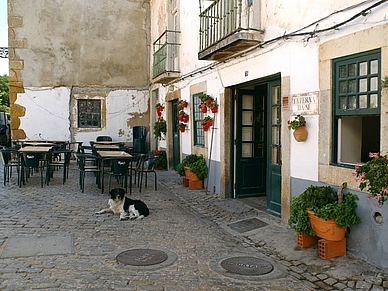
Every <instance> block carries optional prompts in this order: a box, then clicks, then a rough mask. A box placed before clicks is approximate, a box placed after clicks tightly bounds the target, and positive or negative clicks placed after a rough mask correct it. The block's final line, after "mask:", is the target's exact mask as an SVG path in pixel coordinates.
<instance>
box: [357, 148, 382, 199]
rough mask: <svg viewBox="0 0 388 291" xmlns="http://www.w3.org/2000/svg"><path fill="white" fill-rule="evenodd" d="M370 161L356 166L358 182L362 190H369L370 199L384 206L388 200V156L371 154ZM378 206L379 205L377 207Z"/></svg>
mask: <svg viewBox="0 0 388 291" xmlns="http://www.w3.org/2000/svg"><path fill="white" fill-rule="evenodd" d="M369 157H370V158H371V160H370V161H368V162H366V163H365V164H363V165H362V166H359V165H357V166H356V173H355V176H356V181H357V182H359V183H360V184H359V188H360V189H361V190H364V189H365V190H367V191H368V192H369V197H370V198H373V199H375V200H376V202H377V203H378V204H379V205H384V202H385V201H386V200H388V155H385V156H384V155H380V153H369ZM375 206H377V204H376V205H375Z"/></svg>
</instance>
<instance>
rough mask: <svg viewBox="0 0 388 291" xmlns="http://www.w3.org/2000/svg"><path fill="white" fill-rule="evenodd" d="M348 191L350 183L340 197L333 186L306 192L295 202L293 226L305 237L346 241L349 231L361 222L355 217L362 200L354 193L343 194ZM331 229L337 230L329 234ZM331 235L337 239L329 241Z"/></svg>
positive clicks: (339, 190)
mask: <svg viewBox="0 0 388 291" xmlns="http://www.w3.org/2000/svg"><path fill="white" fill-rule="evenodd" d="M344 187H346V183H344V184H343V185H341V186H340V187H339V188H338V191H337V193H333V192H332V188H331V187H330V186H313V185H311V186H309V187H308V188H306V189H305V190H304V192H303V193H302V194H300V195H299V196H297V197H294V198H293V199H292V202H291V206H290V219H289V221H288V223H289V225H290V226H291V227H293V228H294V229H295V230H296V232H298V233H303V234H304V235H310V236H314V235H317V236H318V237H321V238H324V239H326V240H334V241H340V240H342V239H343V238H344V237H345V232H346V228H347V227H350V226H351V225H354V224H358V223H360V222H361V219H360V218H359V217H358V216H357V215H356V213H355V209H356V207H357V203H356V200H358V196H357V195H355V194H353V193H346V194H342V190H343V188H344ZM314 216H315V217H314ZM317 218H318V220H317ZM315 222H327V225H324V226H318V227H317V226H315ZM329 227H334V229H330V230H329ZM329 234H334V235H335V237H329V236H328V235H329Z"/></svg>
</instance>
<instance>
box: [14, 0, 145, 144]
mask: <svg viewBox="0 0 388 291" xmlns="http://www.w3.org/2000/svg"><path fill="white" fill-rule="evenodd" d="M149 17H150V8H149V1H147V0H146V1H140V0H129V1H127V0H112V1H90V0H86V1H77V0H69V1H59V0H50V1H48V0H37V1H33V2H31V1H27V2H26V1H22V0H8V23H9V52H10V53H9V54H10V57H9V60H10V76H9V77H10V78H9V80H10V89H11V90H10V101H11V106H10V107H11V116H12V117H11V119H12V120H11V122H12V138H13V139H14V140H15V139H26V138H30V139H31V138H37V137H41V138H52V139H54V137H53V136H56V138H55V139H60V140H67V139H69V140H77V141H85V142H88V141H89V140H94V138H95V136H97V135H101V134H106V135H111V136H112V137H113V138H114V140H119V141H132V127H133V126H136V125H144V126H146V127H147V131H149V113H148V109H149V108H148V102H149V98H148V86H149V72H150V61H149V54H150V20H149ZM75 91H77V93H76V94H73V93H74V92H75ZM24 92H25V93H24ZM96 92H98V93H96ZM18 93H19V94H18ZM91 95H92V96H93V98H101V99H102V100H103V101H104V102H103V111H102V126H101V128H99V129H90V130H85V129H83V130H80V129H78V128H77V115H76V114H77V112H76V107H77V103H76V100H77V99H87V98H91V97H90V96H91ZM31 96H33V97H31ZM51 121H52V122H53V124H51V123H50V125H49V126H47V122H51Z"/></svg>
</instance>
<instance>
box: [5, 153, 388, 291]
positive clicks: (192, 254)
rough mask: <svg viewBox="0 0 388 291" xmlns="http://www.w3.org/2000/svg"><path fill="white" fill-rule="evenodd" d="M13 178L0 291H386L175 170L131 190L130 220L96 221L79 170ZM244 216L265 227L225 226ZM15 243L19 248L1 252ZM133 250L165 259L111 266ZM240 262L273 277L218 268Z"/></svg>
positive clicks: (381, 279)
mask: <svg viewBox="0 0 388 291" xmlns="http://www.w3.org/2000/svg"><path fill="white" fill-rule="evenodd" d="M72 163H74V161H72ZM0 175H1V176H0V177H2V176H3V172H2V169H1V170H0ZM15 176H16V175H15V174H14V176H13V177H12V178H11V182H10V183H7V185H6V186H1V187H2V189H1V192H0V201H1V208H0V209H1V210H0V222H1V225H0V253H1V255H0V290H144V291H148V290H150V291H154V290H156V291H170V290H174V291H175V290H176V291H181V290H196V291H200V290H204V291H205V290H206V291H207V290H209V291H212V290H227V291H229V290H230V291H232V290H233V291H234V290H346V291H347V290H388V278H387V274H386V273H385V272H383V270H379V269H377V268H375V267H373V266H371V265H369V264H367V263H365V262H363V261H361V260H358V259H356V258H354V257H352V256H351V255H349V254H347V255H345V256H342V257H338V258H334V259H329V260H322V259H319V258H318V256H317V249H316V246H315V247H310V248H306V249H299V248H297V247H296V246H295V245H296V243H295V241H296V240H295V234H294V232H293V230H291V229H289V228H288V227H287V226H286V225H284V224H282V223H281V222H280V220H279V219H278V218H276V217H273V216H270V215H268V214H267V213H265V212H262V211H259V210H256V209H254V208H252V207H250V206H248V205H246V204H244V203H242V202H241V201H239V200H222V199H219V198H218V197H217V195H216V194H213V193H205V191H193V190H188V188H186V187H183V185H182V178H180V177H179V176H178V175H177V174H176V172H170V171H158V191H154V189H153V180H149V181H148V182H149V184H148V187H147V188H143V189H142V192H141V193H139V189H138V188H137V187H134V191H133V193H132V198H136V199H141V200H143V201H144V202H146V203H147V205H148V206H149V208H150V215H149V216H148V217H146V218H144V219H142V220H133V221H129V220H128V221H119V218H118V216H112V215H109V214H103V215H95V212H96V211H98V210H100V209H102V208H105V207H106V206H107V200H108V195H107V194H102V193H101V191H100V190H99V189H98V188H97V187H96V185H95V183H94V178H93V177H92V176H91V175H90V176H88V177H87V178H86V182H85V183H86V189H85V192H84V193H81V192H80V191H79V187H78V172H77V170H76V167H75V164H73V165H72V169H71V171H70V177H69V180H68V181H67V182H66V183H65V184H64V185H62V179H61V175H60V172H55V173H54V179H53V180H52V181H51V182H50V185H48V186H44V187H43V188H41V187H40V185H39V176H38V175H36V176H34V177H32V178H31V179H29V181H28V183H27V185H25V186H22V187H21V188H19V187H18V185H17V183H16V177H15ZM106 180H107V179H106ZM248 218H257V219H259V220H260V221H262V222H265V223H267V225H266V226H263V227H260V228H257V229H254V230H250V231H246V232H238V231H236V230H234V229H233V228H232V227H231V224H232V223H236V222H240V221H244V220H245V219H248ZM58 237H64V238H69V237H70V238H71V239H70V242H68V240H65V239H64V240H63V241H61V242H56V243H54V246H52V248H53V247H54V252H53V253H49V254H48V253H47V251H48V250H47V249H45V248H44V246H45V242H46V243H48V242H50V239H52V238H58ZM36 238H41V239H42V240H44V241H45V242H43V243H42V245H43V247H42V249H41V251H38V253H35V254H33V255H28V254H24V252H27V253H28V251H29V250H30V247H29V246H28V247H26V246H24V245H23V244H22V243H20V245H19V246H18V244H15V243H14V242H15V241H16V242H18V239H19V241H20V242H23V239H24V241H25V240H28V241H30V242H31V244H34V245H35V246H34V247H35V248H37V249H38V250H39V246H40V243H39V239H38V242H37V241H36ZM12 243H13V244H14V245H13V247H14V249H16V252H14V253H12V255H9V256H7V255H4V254H5V253H6V250H7V249H8V248H11V244H12ZM55 244H57V245H56V246H55ZM58 246H59V247H60V249H58ZM18 247H19V248H20V249H19V250H18ZM55 247H57V248H55ZM31 248H32V247H31ZM134 249H153V250H160V251H162V252H165V253H166V254H167V255H168V257H169V258H168V260H166V262H163V263H161V264H155V265H151V266H146V267H142V266H133V265H125V264H122V263H119V262H118V261H117V260H116V257H117V255H119V254H120V253H122V252H124V251H127V250H134ZM69 250H70V251H69ZM23 254H24V255H23ZM240 257H250V258H258V259H260V260H263V261H264V262H267V263H270V264H271V265H272V266H273V271H272V272H270V273H267V274H265V275H258V276H256V275H255V276H249V275H248V276H247V275H239V274H235V273H234V272H227V271H226V270H225V269H223V268H222V267H220V262H221V261H223V260H225V259H228V258H240Z"/></svg>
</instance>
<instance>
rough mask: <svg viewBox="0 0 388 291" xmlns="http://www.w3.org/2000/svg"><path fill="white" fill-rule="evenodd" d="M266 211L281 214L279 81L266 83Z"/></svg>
mask: <svg viewBox="0 0 388 291" xmlns="http://www.w3.org/2000/svg"><path fill="white" fill-rule="evenodd" d="M268 108H269V110H268V118H267V120H268V134H267V140H268V143H267V152H268V154H267V211H268V212H270V213H272V214H274V215H277V216H280V214H281V184H282V183H281V182H282V177H281V167H282V161H281V149H282V148H281V136H280V132H281V95H280V80H275V81H271V82H269V83H268Z"/></svg>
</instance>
